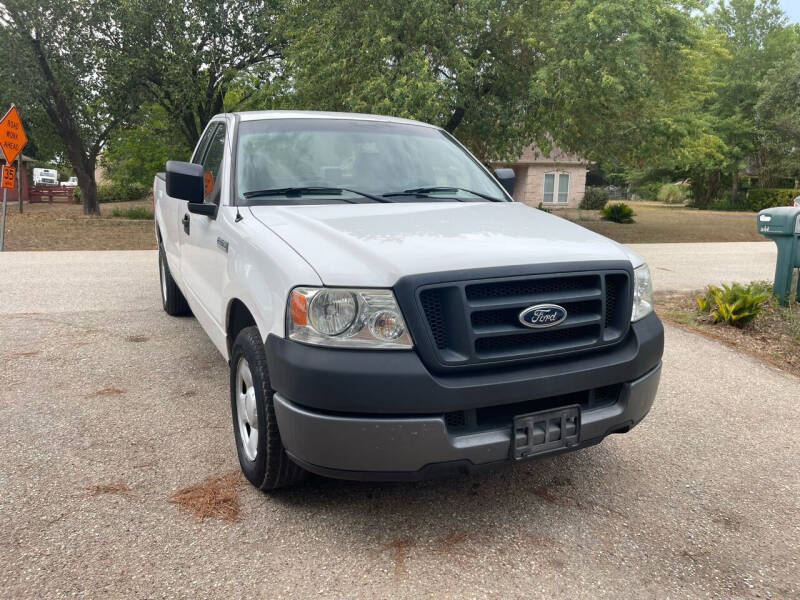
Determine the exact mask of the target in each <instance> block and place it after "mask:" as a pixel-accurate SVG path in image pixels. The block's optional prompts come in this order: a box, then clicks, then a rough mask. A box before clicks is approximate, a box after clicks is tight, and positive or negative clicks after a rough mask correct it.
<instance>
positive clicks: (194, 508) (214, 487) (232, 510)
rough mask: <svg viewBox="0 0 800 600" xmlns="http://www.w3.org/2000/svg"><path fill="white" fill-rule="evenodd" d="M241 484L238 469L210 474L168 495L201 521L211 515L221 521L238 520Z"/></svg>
mask: <svg viewBox="0 0 800 600" xmlns="http://www.w3.org/2000/svg"><path fill="white" fill-rule="evenodd" d="M241 484H242V475H241V473H240V472H239V471H238V470H237V471H229V472H227V473H223V474H222V475H211V476H209V477H206V478H205V479H204V480H203V481H202V483H196V484H194V485H190V486H187V487H185V488H182V489H180V490H178V491H177V492H175V493H174V494H172V495H171V496H170V497H169V501H170V502H171V503H172V504H177V505H178V506H179V507H180V508H182V509H183V510H185V511H188V512H190V513H192V514H193V515H194V516H195V517H197V518H198V519H199V520H201V521H205V520H206V519H208V518H212V517H213V518H217V519H222V520H223V521H238V520H239V487H240V486H241Z"/></svg>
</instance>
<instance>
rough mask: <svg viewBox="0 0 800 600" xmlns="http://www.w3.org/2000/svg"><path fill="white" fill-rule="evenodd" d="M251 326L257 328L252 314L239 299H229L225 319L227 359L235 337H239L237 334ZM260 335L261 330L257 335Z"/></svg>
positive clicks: (256, 322)
mask: <svg viewBox="0 0 800 600" xmlns="http://www.w3.org/2000/svg"><path fill="white" fill-rule="evenodd" d="M252 326H255V327H258V321H257V320H256V317H255V315H254V314H253V312H252V311H251V310H250V309H249V308H248V306H247V305H246V304H245V303H244V302H243V301H242V300H240V299H239V298H231V300H230V301H229V302H228V310H227V315H226V317H225V336H226V340H227V345H228V356H229V357H230V355H231V348H232V347H233V342H234V341H235V340H236V336H237V335H239V332H240V331H241V330H242V329H244V328H246V327H252ZM260 334H261V329H260V328H259V335H260Z"/></svg>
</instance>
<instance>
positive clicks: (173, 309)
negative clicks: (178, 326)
mask: <svg viewBox="0 0 800 600" xmlns="http://www.w3.org/2000/svg"><path fill="white" fill-rule="evenodd" d="M158 278H159V280H160V283H161V304H162V305H163V307H164V311H165V312H166V313H167V314H168V315H172V316H173V317H178V316H181V315H188V314H189V304H188V303H187V302H186V298H185V297H184V296H183V293H182V292H181V290H180V288H179V287H178V284H177V283H175V280H174V279H173V278H172V274H171V273H170V272H169V264H168V263H167V255H166V253H165V252H164V247H163V246H162V245H161V244H160V243H159V244H158Z"/></svg>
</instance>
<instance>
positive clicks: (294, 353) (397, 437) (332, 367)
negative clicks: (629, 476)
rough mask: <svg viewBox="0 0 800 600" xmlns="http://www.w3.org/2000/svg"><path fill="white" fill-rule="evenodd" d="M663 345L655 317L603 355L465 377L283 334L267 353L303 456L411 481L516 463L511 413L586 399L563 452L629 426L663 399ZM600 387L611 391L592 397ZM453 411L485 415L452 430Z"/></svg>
mask: <svg viewBox="0 0 800 600" xmlns="http://www.w3.org/2000/svg"><path fill="white" fill-rule="evenodd" d="M663 343H664V332H663V327H662V326H661V323H660V321H659V320H658V318H657V317H656V316H655V315H651V316H649V317H646V318H645V319H642V321H639V322H637V323H634V324H633V325H632V327H631V329H630V333H629V335H628V337H627V338H626V340H624V341H623V342H621V343H620V344H618V345H617V346H615V347H613V348H607V349H604V350H603V351H601V352H598V353H596V354H590V355H583V356H576V357H571V358H561V359H559V360H557V361H555V362H547V363H540V364H535V365H531V366H527V367H524V368H521V369H513V370H498V371H479V372H475V373H471V374H469V375H459V376H442V375H434V374H431V373H430V372H429V371H428V370H427V369H426V368H425V366H424V365H423V364H422V363H421V362H420V361H419V359H418V357H416V354H415V353H414V352H377V351H342V350H332V349H325V348H316V347H311V346H304V345H302V344H298V343H295V342H291V341H288V340H284V339H281V338H278V337H275V336H270V337H269V338H268V339H267V344H266V349H267V360H268V364H269V369H270V377H271V383H272V386H273V388H274V389H275V390H276V393H275V395H274V404H275V414H276V417H277V420H278V428H279V430H280V434H281V439H282V441H283V444H284V446H285V448H286V450H287V452H288V453H289V455H290V456H291V458H292V459H293V460H294V461H295V462H297V463H298V464H299V465H301V466H302V467H304V468H305V469H307V470H309V471H312V472H315V473H318V474H320V475H324V476H328V477H339V478H343V479H364V480H415V479H424V478H427V477H432V476H437V475H440V474H442V473H443V472H450V471H474V470H480V469H482V468H489V467H492V466H497V465H501V464H503V463H506V462H509V461H512V458H511V457H512V451H511V450H512V449H511V443H512V429H513V427H512V422H513V417H511V416H510V415H514V414H522V413H529V412H534V411H537V410H540V409H549V408H553V407H558V406H562V405H567V404H579V405H580V408H581V416H580V420H581V426H580V438H579V441H578V443H577V444H575V445H572V446H569V447H568V448H560V449H558V450H556V451H555V452H563V451H566V450H576V449H578V448H583V447H586V446H590V445H592V444H596V443H598V442H600V441H601V440H602V439H603V438H604V437H606V436H607V435H609V434H611V433H622V432H626V431H629V430H630V429H631V428H632V427H634V426H635V425H636V424H637V423H639V422H640V421H641V420H642V419H643V418H644V417H645V415H647V413H648V412H649V410H650V407H651V406H652V404H653V401H654V399H655V396H656V391H657V389H658V382H659V378H660V374H661V354H662V352H663ZM600 390H612V392H611V393H610V394H611V395H609V393H606V392H604V393H606V396H605V397H604V399H603V401H602V402H597V403H595V402H594V398H595V397H596V396H597V397H599V396H600V395H601V393H600ZM595 391H597V394H595ZM587 398H588V399H589V401H588V402H586V399H587ZM452 411H473V412H472V413H471V414H473V415H475V414H477V415H483V418H482V419H481V418H476V417H475V416H473V417H472V421H471V425H470V426H467V427H464V426H455V427H454V426H453V425H452V423H449V422H448V418H447V415H448V414H452ZM538 456H541V455H538Z"/></svg>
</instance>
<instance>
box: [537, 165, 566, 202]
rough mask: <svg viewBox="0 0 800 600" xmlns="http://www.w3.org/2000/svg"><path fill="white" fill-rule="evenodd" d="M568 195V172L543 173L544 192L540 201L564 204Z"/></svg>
mask: <svg viewBox="0 0 800 600" xmlns="http://www.w3.org/2000/svg"><path fill="white" fill-rule="evenodd" d="M556 179H558V188H556ZM568 196H569V173H545V174H544V194H543V196H542V202H543V203H544V204H553V203H555V202H557V203H558V204H566V203H567V198H568Z"/></svg>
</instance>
